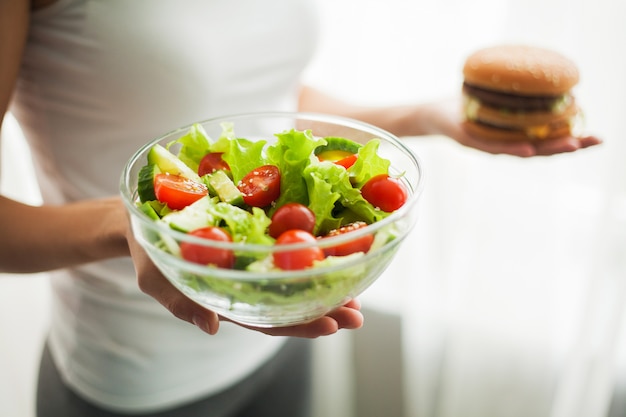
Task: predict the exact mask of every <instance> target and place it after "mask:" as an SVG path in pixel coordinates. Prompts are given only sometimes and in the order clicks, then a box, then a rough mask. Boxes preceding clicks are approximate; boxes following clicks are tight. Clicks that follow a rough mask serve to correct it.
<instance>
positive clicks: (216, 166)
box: [198, 152, 230, 177]
mask: <svg viewBox="0 0 626 417" xmlns="http://www.w3.org/2000/svg"><path fill="white" fill-rule="evenodd" d="M223 154H224V152H210V153H208V154H206V155H204V157H203V158H202V159H201V160H200V165H198V175H200V176H201V177H202V176H203V175H206V174H211V173H213V172H215V171H219V170H223V171H230V166H228V163H227V162H226V161H224V160H223V159H222V155H223Z"/></svg>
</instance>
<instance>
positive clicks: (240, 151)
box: [137, 123, 408, 271]
mask: <svg viewBox="0 0 626 417" xmlns="http://www.w3.org/2000/svg"><path fill="white" fill-rule="evenodd" d="M274 136H275V138H273V140H271V141H270V140H265V139H262V140H250V139H246V138H241V137H237V136H236V134H235V129H234V125H233V124H232V123H222V133H221V135H220V136H219V137H218V138H210V137H209V136H208V135H207V134H206V132H205V131H204V129H203V127H202V126H201V125H200V124H195V125H193V126H191V127H190V129H189V130H188V132H187V133H186V134H185V135H183V136H181V137H179V138H178V139H176V140H173V141H171V142H169V143H167V144H166V145H160V144H155V145H153V146H152V148H151V149H150V151H149V152H148V156H147V161H146V164H145V165H144V166H142V168H141V169H140V171H139V175H138V181H137V204H138V206H139V207H140V209H141V211H142V212H143V213H144V214H145V215H147V216H149V217H150V218H151V219H152V220H154V221H155V222H161V223H164V224H166V225H167V226H168V227H171V228H172V229H175V230H178V231H180V232H183V233H188V234H190V235H193V236H196V237H199V238H203V239H210V240H214V241H218V242H234V243H238V242H239V243H246V244H258V245H266V246H273V245H281V244H291V243H300V242H317V241H319V240H320V239H325V238H327V237H332V236H337V235H342V234H348V233H351V232H353V231H355V230H359V229H361V228H363V227H365V226H367V225H369V224H372V223H375V222H377V221H380V220H382V219H384V218H385V217H387V216H389V215H390V214H391V213H392V212H394V211H395V210H397V209H399V208H400V207H401V206H402V205H404V203H405V202H406V200H407V197H408V191H407V189H406V187H405V185H404V184H403V182H402V180H401V178H398V177H396V176H393V175H391V174H390V171H389V167H390V161H389V160H387V159H385V158H382V157H381V156H379V154H378V148H379V145H380V140H379V139H371V140H369V141H368V142H366V143H365V144H360V143H357V142H354V141H352V140H349V139H346V138H343V137H316V136H314V135H313V134H312V132H311V131H310V130H296V129H291V130H285V131H283V132H280V133H276V134H275V135H274ZM154 239H156V240H159V241H158V245H159V246H160V247H161V248H162V249H164V250H165V251H167V252H169V253H170V254H173V255H176V256H179V257H181V258H183V259H185V260H187V261H190V262H194V263H197V264H201V265H207V266H212V267H217V268H225V269H238V270H250V271H271V270H302V269H307V268H312V267H319V266H322V265H327V264H333V263H337V262H343V261H344V260H346V259H353V258H354V257H358V256H363V255H364V254H366V253H368V252H369V251H373V250H374V249H376V248H377V247H381V246H383V245H384V244H385V243H386V242H388V241H389V240H391V239H394V230H393V228H385V229H381V230H379V231H378V232H377V233H376V234H375V235H373V234H359V235H358V237H357V238H355V239H352V240H345V241H342V243H340V244H337V245H333V246H324V245H322V246H321V247H320V246H318V245H310V246H306V247H303V248H301V249H294V250H290V251H269V252H259V254H258V256H253V255H251V254H250V252H246V253H245V254H240V253H238V252H237V251H236V250H232V249H227V248H223V246H222V247H218V246H219V245H217V246H213V247H208V246H205V245H200V244H195V243H191V242H180V244H179V243H177V242H173V241H171V240H168V239H166V238H165V237H163V236H160V237H159V236H156V237H154Z"/></svg>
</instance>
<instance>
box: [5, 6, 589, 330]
mask: <svg viewBox="0 0 626 417" xmlns="http://www.w3.org/2000/svg"><path fill="white" fill-rule="evenodd" d="M52 3H54V0H33V1H29V0H0V115H4V114H5V113H6V111H7V109H8V105H9V102H10V99H11V96H12V92H13V89H14V87H15V83H16V79H17V75H18V72H19V68H20V62H21V57H22V53H23V50H24V47H25V44H26V38H27V33H28V27H29V21H30V13H31V10H34V9H37V8H42V7H48V6H50V5H51V4H52ZM299 108H300V110H303V111H316V112H324V113H334V114H338V115H343V116H348V117H353V118H356V119H360V120H363V121H366V122H369V123H371V124H374V125H378V126H380V127H382V128H384V129H387V130H389V131H391V132H393V133H395V134H396V135H398V136H418V135H426V134H442V135H446V136H449V137H450V138H452V139H454V140H456V141H457V142H458V143H460V144H462V145H464V146H470V147H473V148H476V149H480V150H483V151H485V152H490V153H508V154H512V155H517V156H523V157H527V156H533V155H550V154H555V153H560V152H571V151H574V150H577V149H581V148H584V147H587V146H592V145H595V144H597V143H600V141H599V140H598V139H597V138H593V137H590V138H565V139H563V140H559V141H553V142H552V143H544V144H541V145H539V146H538V145H533V144H529V143H516V144H494V143H488V142H485V141H481V140H480V139H479V138H473V137H471V136H469V135H467V134H466V133H465V131H464V130H463V127H462V123H461V122H460V117H459V114H458V112H457V111H456V110H455V107H454V106H453V104H451V103H430V104H418V105H415V106H397V107H387V108H364V107H359V106H354V105H351V104H348V103H346V102H343V101H341V100H338V99H336V98H334V97H332V96H329V95H327V94H324V93H322V92H320V91H317V90H315V89H313V88H310V87H303V88H302V93H301V96H300V102H299ZM0 212H1V213H2V214H3V215H2V216H0V230H1V231H2V235H3V236H11V239H0V272H11V273H29V272H39V271H50V270H54V269H59V268H66V267H71V266H75V265H80V264H84V263H88V262H94V261H99V260H104V259H109V258H115V257H125V256H131V257H132V260H133V263H134V266H135V270H136V274H137V283H138V286H139V288H140V289H141V290H142V291H143V292H145V293H146V294H148V295H150V296H152V297H153V298H154V299H156V300H157V301H158V302H159V303H161V304H162V305H163V306H164V307H165V308H167V309H168V310H169V311H170V312H171V313H172V314H173V315H174V316H176V317H178V318H180V319H181V320H184V321H187V322H189V323H191V324H194V325H196V326H197V327H199V328H200V329H202V330H203V331H205V332H207V333H209V334H215V333H216V332H217V331H218V328H219V323H220V321H224V320H226V319H225V318H223V317H220V316H219V315H218V314H216V313H215V312H212V311H209V310H206V309H204V308H202V307H200V306H199V305H197V304H196V303H194V302H192V301H190V300H189V299H187V298H186V297H185V296H184V295H183V294H182V293H180V292H179V291H178V290H176V289H175V288H174V287H173V286H172V285H171V284H170V283H169V281H167V280H166V279H165V278H164V277H163V275H161V273H160V272H159V271H158V270H157V268H156V267H155V266H154V264H153V263H152V262H151V261H150V260H149V258H148V257H147V255H146V253H145V252H144V251H143V250H142V248H141V247H140V246H139V245H138V243H137V242H136V241H135V239H134V237H133V236H132V233H131V231H130V228H129V224H128V218H127V215H126V210H125V207H124V205H123V203H122V202H121V199H120V198H119V197H103V198H101V199H97V200H85V201H80V202H76V203H71V204H65V205H60V206H50V205H43V206H37V207H35V206H29V205H26V204H22V203H20V202H17V201H14V200H11V199H8V198H6V197H2V196H0ZM34 254H36V256H34ZM362 325H363V316H362V314H361V312H360V305H359V303H358V301H356V300H353V301H351V302H349V303H347V304H346V305H345V306H343V307H340V308H338V309H337V310H335V311H333V312H331V313H329V314H327V315H326V316H324V317H321V318H319V319H317V320H314V321H312V322H310V323H306V324H303V325H298V326H291V327H283V328H253V327H249V328H250V329H251V330H255V331H259V332H262V333H266V334H269V335H277V336H297V337H306V338H315V337H319V336H324V335H329V334H332V333H335V332H337V331H338V330H339V329H357V328H359V327H361V326H362Z"/></svg>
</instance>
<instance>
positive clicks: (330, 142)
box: [315, 136, 363, 156]
mask: <svg viewBox="0 0 626 417" xmlns="http://www.w3.org/2000/svg"><path fill="white" fill-rule="evenodd" d="M324 140H326V142H327V143H326V145H322V146H318V147H317V148H315V155H316V156H317V155H319V154H321V153H322V152H329V151H343V152H347V154H350V155H351V154H355V153H357V152H359V148H360V147H361V146H363V145H361V144H360V143H357V142H355V141H353V140H350V139H346V138H341V137H336V136H329V137H326V138H324Z"/></svg>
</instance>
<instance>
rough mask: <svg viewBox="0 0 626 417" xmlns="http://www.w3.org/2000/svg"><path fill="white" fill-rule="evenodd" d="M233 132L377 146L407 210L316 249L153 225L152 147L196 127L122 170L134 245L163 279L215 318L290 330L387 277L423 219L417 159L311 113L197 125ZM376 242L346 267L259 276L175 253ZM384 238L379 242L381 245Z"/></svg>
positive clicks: (362, 129) (340, 121)
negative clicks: (146, 170) (148, 204)
mask: <svg viewBox="0 0 626 417" xmlns="http://www.w3.org/2000/svg"><path fill="white" fill-rule="evenodd" d="M224 122H229V123H232V124H233V126H234V131H235V132H236V135H237V137H241V138H246V139H249V140H253V141H254V140H259V139H263V140H266V141H268V142H271V141H272V140H273V139H275V136H274V135H275V134H277V133H280V132H283V131H286V130H290V129H297V130H309V129H310V130H311V132H312V134H313V135H314V136H316V137H329V136H335V137H344V138H347V139H351V140H353V141H355V142H358V143H361V144H365V143H366V142H367V141H369V140H370V139H373V138H377V139H379V141H380V145H379V148H378V154H379V155H380V156H382V157H383V158H387V159H388V160H389V161H390V162H391V166H390V168H389V172H390V174H392V175H394V176H396V175H397V176H399V177H400V179H401V181H402V183H403V184H404V186H405V187H406V189H407V191H408V198H407V200H406V202H405V204H404V205H403V206H402V207H400V208H399V209H397V210H396V211H394V212H392V213H391V214H390V215H388V216H387V217H385V218H384V219H382V220H380V221H377V222H375V223H372V224H369V225H367V226H366V227H363V228H360V229H358V230H356V231H353V232H350V233H347V234H340V235H338V236H334V237H328V238H324V239H317V240H316V241H315V242H311V243H295V244H282V245H266V244H263V245H262V244H249V243H241V242H238V243H233V242H218V241H215V240H209V239H201V238H198V237H195V236H191V235H189V234H186V233H184V232H181V231H178V230H175V229H173V228H171V227H169V226H168V225H167V224H164V223H162V222H158V221H154V220H153V219H152V218H150V217H149V216H148V215H146V214H145V213H144V212H143V211H142V210H141V209H140V208H139V205H138V201H139V197H138V191H137V182H138V174H139V171H140V169H141V168H142V166H144V165H146V163H147V154H148V152H149V151H150V149H151V148H152V146H153V145H154V144H161V145H163V146H165V145H167V144H169V143H171V142H172V141H175V140H176V139H178V138H180V137H181V136H183V135H185V134H186V133H187V132H188V131H189V129H190V127H191V125H189V126H184V127H181V128H179V129H176V130H174V131H172V132H170V133H167V134H165V135H164V136H162V137H159V138H157V139H154V140H152V141H150V142H148V143H146V144H145V145H144V146H142V147H141V148H140V149H139V150H138V151H137V152H136V153H135V154H134V155H133V156H132V157H131V158H130V160H129V161H128V163H127V165H126V166H125V168H124V170H123V173H122V177H121V183H120V191H121V195H122V198H123V200H124V203H125V205H126V207H127V209H128V212H129V217H130V222H131V227H132V230H133V233H134V236H135V237H136V239H137V241H138V242H139V243H140V244H141V246H142V247H143V248H144V249H145V251H146V252H147V254H148V256H149V257H150V259H151V260H152V261H153V262H154V264H155V265H156V266H157V267H158V268H159V270H160V271H161V272H162V273H163V275H164V276H165V277H166V278H167V279H168V280H169V281H170V282H171V283H172V284H173V285H174V286H175V287H176V288H177V289H178V290H180V291H181V292H182V293H183V294H185V295H186V296H187V297H189V298H190V299H191V300H193V301H195V302H196V303H198V304H200V305H202V306H204V307H206V308H207V309H209V310H212V311H215V312H217V313H218V314H220V315H222V316H224V317H226V318H228V319H230V320H233V321H236V322H239V323H242V324H245V325H251V326H258V327H275V326H289V325H294V324H300V323H304V322H307V321H311V320H313V319H316V318H318V317H321V316H323V315H325V314H326V313H328V312H330V311H331V310H333V309H335V308H337V307H339V306H341V305H343V304H345V303H346V302H347V301H349V300H350V299H352V298H354V297H356V296H358V295H359V294H361V293H362V292H363V291H364V290H365V289H367V288H368V287H369V286H370V285H371V284H372V283H373V282H374V281H375V280H376V279H377V278H378V277H379V276H380V275H381V273H382V272H383V271H384V270H385V268H386V267H387V266H388V265H389V263H390V262H391V261H392V259H393V257H394V256H395V254H396V252H397V250H398V248H399V246H400V244H401V243H402V242H403V240H404V238H405V236H406V235H407V234H408V233H409V232H410V230H411V229H412V227H413V226H414V224H415V222H416V220H417V217H418V208H417V205H418V202H419V199H420V196H421V191H422V188H423V172H422V167H421V164H420V161H419V159H418V157H417V156H416V155H415V154H414V153H413V152H412V151H411V150H410V149H409V148H408V147H406V146H405V145H404V144H403V143H402V142H401V141H400V140H399V139H398V138H397V137H395V136H394V135H392V134H391V133H389V132H386V131H384V130H381V129H379V128H377V127H374V126H372V125H368V124H365V123H362V122H359V121H356V120H352V119H348V118H341V117H336V116H330V115H323V114H314V113H282V112H272V113H251V114H239V115H231V116H224V117H219V118H213V119H210V120H206V121H202V122H199V123H198V124H200V125H201V126H202V127H203V128H204V130H205V131H206V133H207V135H208V136H209V137H211V138H218V137H219V136H220V134H221V133H222V128H223V123H224ZM365 235H374V244H373V245H372V248H371V249H370V250H369V251H368V252H367V253H366V254H363V253H362V252H361V253H358V254H356V255H354V254H353V255H349V256H346V257H344V258H345V259H342V261H341V262H336V263H330V264H324V265H322V266H314V267H309V268H306V269H300V270H279V269H276V268H270V269H266V270H263V269H262V268H261V269H259V268H256V269H254V270H246V269H230V268H219V267H216V266H211V265H208V266H207V265H201V264H197V263H193V262H189V261H186V260H185V259H183V258H182V257H181V256H180V253H179V251H178V248H179V247H180V244H181V243H183V242H191V243H194V244H197V245H203V246H206V247H208V248H212V249H227V250H232V251H234V252H235V253H237V255H238V256H243V257H246V256H248V255H249V256H250V257H255V258H256V259H259V258H263V257H266V256H267V257H270V256H272V255H273V254H274V253H275V252H279V251H290V250H291V251H293V250H296V249H302V248H306V247H309V246H318V247H320V248H322V249H324V248H326V247H330V246H336V245H338V244H343V243H346V242H350V241H353V240H356V239H359V238H360V237H363V236H365ZM379 238H380V239H379Z"/></svg>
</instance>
